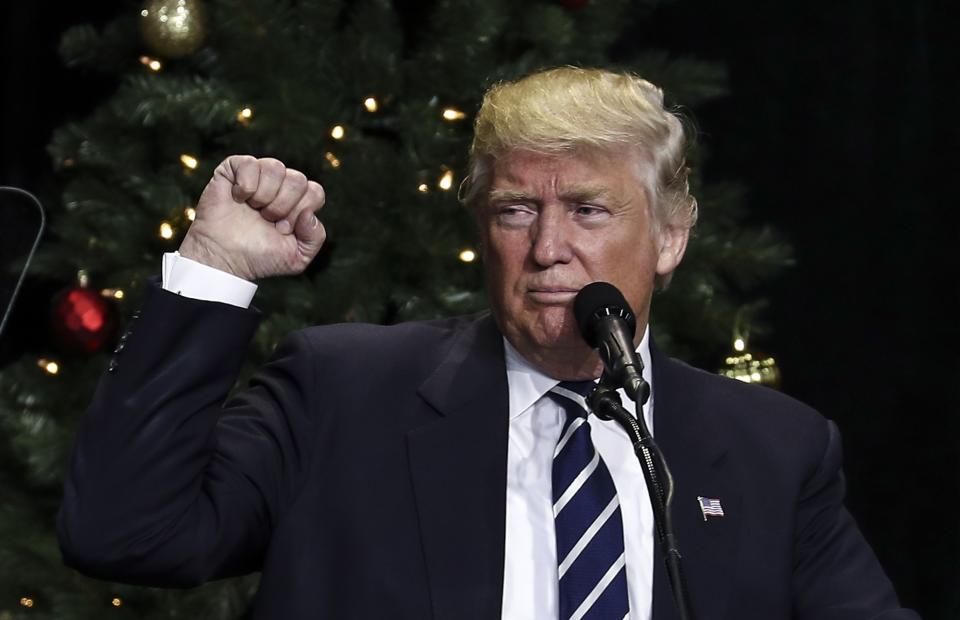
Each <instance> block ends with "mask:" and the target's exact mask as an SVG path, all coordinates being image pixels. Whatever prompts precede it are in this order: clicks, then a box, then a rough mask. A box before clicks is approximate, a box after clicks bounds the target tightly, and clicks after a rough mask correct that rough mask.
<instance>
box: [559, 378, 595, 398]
mask: <svg viewBox="0 0 960 620" xmlns="http://www.w3.org/2000/svg"><path fill="white" fill-rule="evenodd" d="M557 387H560V388H563V389H565V390H570V391H571V392H574V393H576V394H579V395H580V396H582V397H583V398H586V397H587V395H588V394H589V393H590V392H592V391H593V388H595V387H597V382H596V381H561V382H560V383H558V384H557Z"/></svg>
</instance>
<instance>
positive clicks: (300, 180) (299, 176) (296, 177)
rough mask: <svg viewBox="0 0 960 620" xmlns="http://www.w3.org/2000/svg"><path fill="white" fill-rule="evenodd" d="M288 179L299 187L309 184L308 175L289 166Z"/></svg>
mask: <svg viewBox="0 0 960 620" xmlns="http://www.w3.org/2000/svg"><path fill="white" fill-rule="evenodd" d="M286 181H287V182H291V183H293V184H294V185H296V186H298V187H302V186H306V185H307V175H305V174H304V173H302V172H300V171H299V170H294V169H293V168H287V173H286Z"/></svg>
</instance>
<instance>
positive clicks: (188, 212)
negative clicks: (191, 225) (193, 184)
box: [183, 207, 197, 222]
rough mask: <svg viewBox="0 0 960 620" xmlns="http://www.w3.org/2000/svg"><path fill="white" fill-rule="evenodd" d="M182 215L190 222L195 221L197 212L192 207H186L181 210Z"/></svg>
mask: <svg viewBox="0 0 960 620" xmlns="http://www.w3.org/2000/svg"><path fill="white" fill-rule="evenodd" d="M183 215H184V216H185V217H186V218H187V219H188V220H190V221H191V222H192V221H194V220H195V219H197V210H196V209H194V208H193V207H187V208H186V209H184V210H183Z"/></svg>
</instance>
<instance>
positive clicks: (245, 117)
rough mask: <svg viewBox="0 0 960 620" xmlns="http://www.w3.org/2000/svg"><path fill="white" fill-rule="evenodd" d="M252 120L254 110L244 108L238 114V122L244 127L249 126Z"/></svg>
mask: <svg viewBox="0 0 960 620" xmlns="http://www.w3.org/2000/svg"><path fill="white" fill-rule="evenodd" d="M251 118H253V110H252V109H250V108H244V109H242V110H240V111H239V112H237V121H239V122H240V123H241V124H243V125H246V124H248V123H249V122H250V119H251Z"/></svg>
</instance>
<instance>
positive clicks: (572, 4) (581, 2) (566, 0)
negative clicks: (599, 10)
mask: <svg viewBox="0 0 960 620" xmlns="http://www.w3.org/2000/svg"><path fill="white" fill-rule="evenodd" d="M589 1H590V0H558V2H559V3H560V5H561V6H563V7H564V8H567V9H571V10H573V11H576V10H577V9H582V8H583V7H584V6H586V4H587V2H589Z"/></svg>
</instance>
